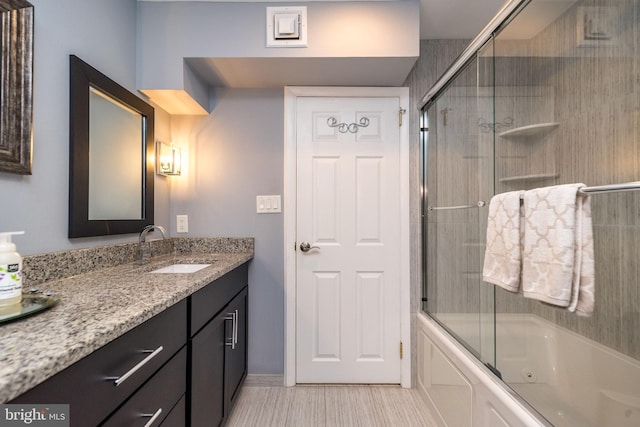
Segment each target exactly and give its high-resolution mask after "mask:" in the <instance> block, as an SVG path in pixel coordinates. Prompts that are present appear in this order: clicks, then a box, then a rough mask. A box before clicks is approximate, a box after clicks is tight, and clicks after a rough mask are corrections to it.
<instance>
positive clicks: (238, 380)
mask: <svg viewBox="0 0 640 427" xmlns="http://www.w3.org/2000/svg"><path fill="white" fill-rule="evenodd" d="M247 295H248V293H247V288H245V289H244V290H243V291H242V292H240V293H239V294H238V295H237V296H236V297H235V298H234V299H233V300H232V301H231V302H230V303H229V305H228V306H227V307H226V308H225V310H224V312H225V313H227V316H232V317H233V315H234V314H235V319H236V320H235V322H236V325H235V327H236V331H235V334H234V331H233V328H234V325H233V322H227V337H232V339H233V338H235V340H234V345H233V346H231V345H230V342H229V339H227V345H226V349H225V371H224V383H225V386H224V398H225V416H227V415H229V412H230V410H231V406H232V404H233V402H235V400H236V397H237V394H238V392H239V391H240V385H241V384H242V381H243V380H244V378H245V376H246V374H247Z"/></svg>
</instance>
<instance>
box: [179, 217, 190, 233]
mask: <svg viewBox="0 0 640 427" xmlns="http://www.w3.org/2000/svg"><path fill="white" fill-rule="evenodd" d="M176 232H177V233H188V232H189V215H176Z"/></svg>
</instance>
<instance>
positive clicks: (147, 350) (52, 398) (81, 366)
mask: <svg viewBox="0 0 640 427" xmlns="http://www.w3.org/2000/svg"><path fill="white" fill-rule="evenodd" d="M186 318H187V303H186V301H185V300H183V301H181V302H179V303H177V304H175V305H174V306H172V307H169V308H167V309H166V310H165V311H163V312H162V313H160V314H158V315H156V316H154V317H152V318H151V319H149V320H147V321H146V322H144V323H142V324H141V325H139V326H137V327H135V328H134V329H132V330H131V331H129V332H127V333H125V334H124V335H122V336H120V337H119V338H116V339H115V340H113V341H111V342H110V343H109V344H107V345H105V346H104V347H102V348H100V349H98V350H96V351H94V352H93V353H91V354H90V355H88V356H87V357H85V358H84V359H81V360H80V361H78V362H76V363H74V364H73V365H71V366H70V367H68V368H66V369H65V370H63V371H61V372H59V373H58V374H56V375H54V376H53V377H51V378H49V379H48V380H46V381H44V382H43V383H41V384H39V385H37V386H36V387H34V388H32V389H31V390H29V391H27V392H26V393H24V394H22V395H21V396H18V397H17V398H16V399H14V400H13V401H12V402H10V403H24V404H51V403H63V404H68V405H69V412H70V421H71V425H72V426H78V427H86V426H97V425H109V426H111V425H114V426H116V425H117V426H144V425H147V423H149V422H150V420H151V419H152V418H153V419H154V422H153V423H152V424H149V425H153V426H158V425H161V424H162V423H163V420H165V418H168V417H169V415H171V414H173V415H172V417H174V419H175V418H178V419H182V420H183V421H182V424H172V426H178V427H179V426H181V425H184V419H185V412H184V405H183V406H182V413H181V414H180V410H181V407H180V401H181V399H183V398H184V395H185V393H186V382H187V381H186V378H185V372H186V370H187V351H186V347H185V344H186V342H187V328H186V321H185V320H186ZM159 390H161V391H162V392H161V393H159V392H158V391H159Z"/></svg>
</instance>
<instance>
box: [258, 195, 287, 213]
mask: <svg viewBox="0 0 640 427" xmlns="http://www.w3.org/2000/svg"><path fill="white" fill-rule="evenodd" d="M256 212H257V213H280V212H282V205H281V199H280V196H279V195H278V196H256Z"/></svg>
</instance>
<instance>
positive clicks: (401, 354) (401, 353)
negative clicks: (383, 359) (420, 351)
mask: <svg viewBox="0 0 640 427" xmlns="http://www.w3.org/2000/svg"><path fill="white" fill-rule="evenodd" d="M403 354H404V351H403V350H402V341H400V360H402V356H403Z"/></svg>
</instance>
